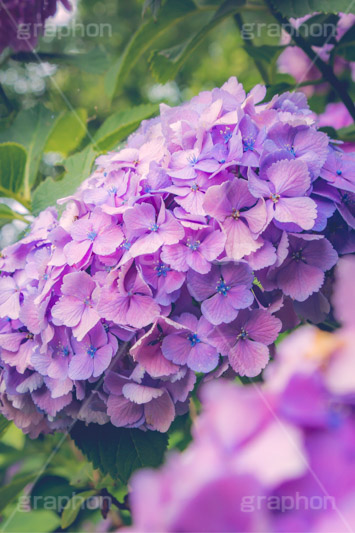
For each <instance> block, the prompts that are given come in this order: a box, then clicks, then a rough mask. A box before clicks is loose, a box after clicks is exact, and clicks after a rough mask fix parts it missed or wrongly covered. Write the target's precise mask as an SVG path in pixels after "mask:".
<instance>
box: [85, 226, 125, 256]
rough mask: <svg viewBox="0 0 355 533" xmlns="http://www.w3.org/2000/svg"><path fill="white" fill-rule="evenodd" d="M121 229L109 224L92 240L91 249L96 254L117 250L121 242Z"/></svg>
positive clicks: (110, 252) (106, 253) (107, 253)
mask: <svg viewBox="0 0 355 533" xmlns="http://www.w3.org/2000/svg"><path fill="white" fill-rule="evenodd" d="M123 239H124V236H123V233H122V230H121V229H120V228H119V227H117V226H111V227H109V228H107V229H105V231H104V232H103V233H101V234H99V235H98V236H97V237H96V239H95V240H94V244H93V251H94V253H95V254H98V255H110V254H113V252H115V250H117V248H118V247H119V245H120V244H121V243H122V242H123Z"/></svg>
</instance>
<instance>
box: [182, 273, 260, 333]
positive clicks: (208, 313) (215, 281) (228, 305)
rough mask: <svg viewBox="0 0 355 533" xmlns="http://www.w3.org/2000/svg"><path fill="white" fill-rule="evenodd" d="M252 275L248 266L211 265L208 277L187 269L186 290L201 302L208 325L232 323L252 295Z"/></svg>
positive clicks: (251, 298) (249, 301)
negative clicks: (209, 323)
mask: <svg viewBox="0 0 355 533" xmlns="http://www.w3.org/2000/svg"><path fill="white" fill-rule="evenodd" d="M253 279H254V276H253V272H252V270H251V268H250V267H249V265H247V263H225V264H223V263H222V264H221V265H213V266H212V269H211V271H210V272H209V273H208V274H198V273H197V272H194V271H193V270H190V272H189V273H188V276H187V287H188V289H189V292H190V294H191V295H192V296H193V297H194V298H195V299H196V300H198V301H199V302H202V305H201V311H202V314H203V316H204V317H205V318H207V320H208V321H209V322H211V324H214V325H218V324H222V322H226V323H228V322H231V321H232V320H234V319H235V318H236V316H237V315H238V311H239V309H245V308H246V307H249V306H250V305H251V304H252V303H253V301H254V296H253V293H252V292H251V290H250V289H251V287H252V284H253Z"/></svg>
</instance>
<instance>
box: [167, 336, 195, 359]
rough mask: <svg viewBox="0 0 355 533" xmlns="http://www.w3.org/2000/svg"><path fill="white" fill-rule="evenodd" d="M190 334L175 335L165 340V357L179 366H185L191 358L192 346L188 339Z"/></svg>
mask: <svg viewBox="0 0 355 533" xmlns="http://www.w3.org/2000/svg"><path fill="white" fill-rule="evenodd" d="M187 337H188V334H186V335H183V336H182V335H180V334H177V335H176V334H173V335H168V336H167V337H165V338H164V340H163V343H162V347H161V349H162V352H163V354H164V357H166V358H167V359H168V360H169V361H172V362H173V363H175V364H178V365H185V364H186V361H187V358H188V356H189V353H190V350H191V345H190V342H189V341H188V339H187Z"/></svg>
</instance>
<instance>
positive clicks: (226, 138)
mask: <svg viewBox="0 0 355 533" xmlns="http://www.w3.org/2000/svg"><path fill="white" fill-rule="evenodd" d="M231 138H232V134H231V133H230V132H226V133H224V134H223V139H224V144H227V142H228V141H230V139H231Z"/></svg>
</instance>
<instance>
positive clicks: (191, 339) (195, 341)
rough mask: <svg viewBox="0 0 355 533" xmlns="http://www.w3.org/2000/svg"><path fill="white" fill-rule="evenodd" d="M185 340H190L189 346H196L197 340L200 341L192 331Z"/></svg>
mask: <svg viewBox="0 0 355 533" xmlns="http://www.w3.org/2000/svg"><path fill="white" fill-rule="evenodd" d="M187 340H189V341H190V344H191V346H196V344H198V343H199V342H201V339H199V338H198V336H197V333H192V334H191V335H189V336H188V337H187Z"/></svg>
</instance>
